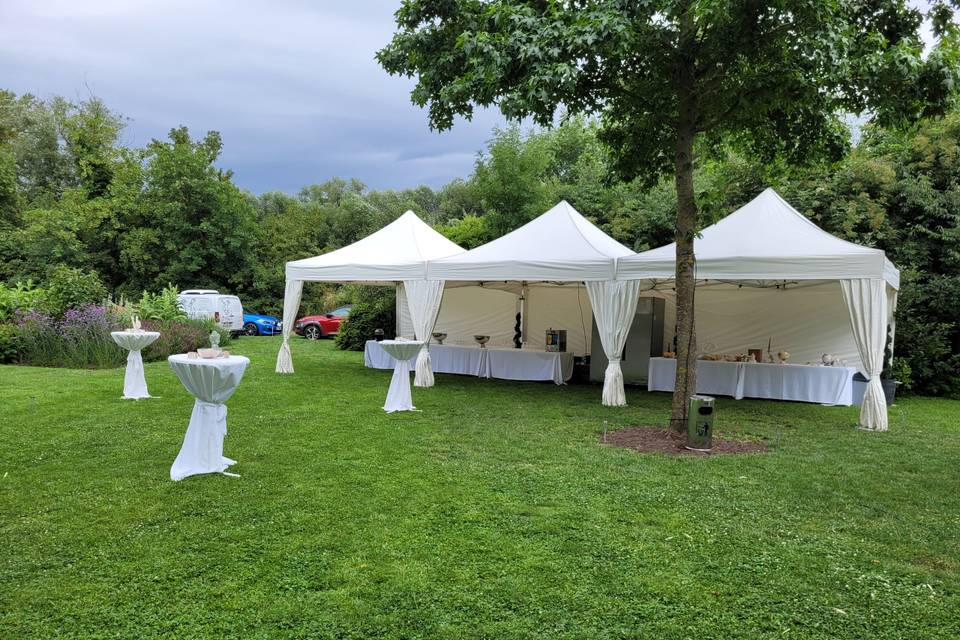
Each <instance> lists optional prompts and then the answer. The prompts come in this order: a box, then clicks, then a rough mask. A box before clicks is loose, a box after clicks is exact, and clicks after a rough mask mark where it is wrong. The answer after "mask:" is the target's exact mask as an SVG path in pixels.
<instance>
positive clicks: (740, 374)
mask: <svg viewBox="0 0 960 640" xmlns="http://www.w3.org/2000/svg"><path fill="white" fill-rule="evenodd" d="M676 372H677V361H676V360H675V359H673V358H650V366H649V369H648V378H647V389H648V390H650V391H670V392H672V391H673V385H674V379H675V377H676ZM856 372H857V370H856V369H855V368H853V367H823V366H816V365H804V364H767V363H756V362H720V361H714V360H699V361H697V393H705V394H711V395H719V396H731V397H733V398H736V399H738V400H739V399H740V398H765V399H769V400H793V401H796V402H816V403H819V404H839V405H851V404H853V376H854V374H855V373H856Z"/></svg>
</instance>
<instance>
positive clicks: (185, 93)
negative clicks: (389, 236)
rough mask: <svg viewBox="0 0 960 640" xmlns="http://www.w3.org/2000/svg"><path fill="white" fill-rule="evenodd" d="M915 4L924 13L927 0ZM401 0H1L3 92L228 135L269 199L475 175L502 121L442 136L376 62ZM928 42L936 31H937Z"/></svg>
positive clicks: (483, 115) (235, 165) (149, 132)
mask: <svg viewBox="0 0 960 640" xmlns="http://www.w3.org/2000/svg"><path fill="white" fill-rule="evenodd" d="M911 4H914V5H920V6H924V5H926V4H927V2H926V1H925V0H912V1H911ZM398 5H399V0H337V1H334V0H0V88H5V89H9V90H12V91H14V92H16V93H32V94H34V95H37V96H39V97H42V98H49V97H52V96H54V95H62V96H64V97H67V98H70V99H83V98H85V97H88V96H89V95H91V94H94V95H97V96H99V97H101V98H103V99H104V100H105V101H106V103H107V104H108V105H109V106H110V107H111V108H113V109H114V110H116V111H119V112H120V113H122V114H123V115H124V116H126V117H127V118H128V119H129V124H128V126H127V130H126V132H125V138H124V142H125V143H126V144H129V145H132V146H142V145H144V144H145V143H147V142H149V140H150V139H151V138H157V137H159V138H162V137H165V136H166V133H167V131H169V130H170V128H172V127H174V126H178V125H181V124H183V125H186V126H188V127H189V128H190V130H191V132H192V133H193V134H194V135H195V136H199V135H202V134H203V133H204V132H206V131H208V130H210V129H214V130H217V131H219V132H220V133H221V134H222V135H223V140H224V153H223V156H222V158H221V166H223V167H225V168H230V169H233V170H234V172H235V177H236V181H237V182H238V183H239V184H240V185H241V186H243V187H245V188H248V189H250V190H252V191H254V192H256V193H260V192H262V191H267V190H271V189H281V190H283V191H287V192H295V191H296V190H297V189H299V188H300V187H301V186H303V185H305V184H310V183H314V182H320V181H323V180H325V179H327V178H329V177H332V176H340V177H344V178H349V177H355V178H359V179H361V180H362V181H363V182H365V183H366V184H367V185H368V186H370V187H373V188H402V187H411V186H416V185H419V184H428V185H430V186H433V187H438V186H440V185H442V184H445V183H446V182H448V181H449V180H451V179H452V178H454V177H457V176H466V175H467V174H469V172H470V170H471V168H472V166H473V162H474V159H475V157H476V153H477V152H478V151H479V150H481V149H482V148H483V147H484V144H485V142H486V141H487V139H489V137H490V133H491V130H492V129H493V127H494V126H496V125H502V124H503V120H502V118H501V117H500V116H499V114H498V113H496V112H494V111H488V112H480V113H478V114H477V115H476V116H475V118H474V119H473V121H472V122H464V121H461V122H458V124H457V125H456V126H455V127H454V128H453V130H452V131H447V132H443V133H437V132H432V131H430V130H429V128H428V127H427V118H426V114H425V112H423V111H421V110H420V109H418V108H416V107H414V106H413V105H411V104H410V100H409V91H410V88H411V86H412V81H410V80H407V79H405V78H394V77H390V76H388V75H387V74H386V73H385V72H384V71H383V70H382V69H381V68H380V67H379V66H378V65H377V63H376V61H375V60H374V53H375V52H376V51H377V49H379V48H380V47H382V46H383V45H384V44H386V43H387V42H388V41H389V39H390V35H391V33H392V30H393V12H394V11H395V10H396V8H397V6H398ZM927 36H928V38H929V35H928V34H927Z"/></svg>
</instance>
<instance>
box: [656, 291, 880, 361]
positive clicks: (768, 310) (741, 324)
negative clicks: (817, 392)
mask: <svg viewBox="0 0 960 640" xmlns="http://www.w3.org/2000/svg"><path fill="white" fill-rule="evenodd" d="M642 295H644V296H651V295H653V296H658V297H663V298H665V299H666V301H667V303H666V312H665V316H666V317H665V322H664V345H665V348H666V347H667V346H672V344H673V335H674V325H675V322H676V320H675V318H676V302H675V299H674V295H673V292H672V291H663V292H644V293H643V294H642ZM696 318H697V346H698V351H699V352H701V353H743V352H744V351H745V350H746V349H748V348H749V349H760V348H762V349H763V350H764V351H766V349H767V341H768V340H770V339H772V350H773V352H774V355H776V352H778V351H788V352H789V353H790V362H792V363H794V364H804V363H806V362H812V363H818V362H820V356H821V355H822V354H824V353H830V354H833V355H835V356H839V357H840V358H841V359H843V360H845V361H846V362H847V364H848V365H849V366H852V367H857V368H860V369H862V368H863V364H862V363H861V361H860V355H859V354H858V352H857V346H856V343H855V341H854V337H853V332H852V330H851V328H850V319H849V317H848V311H847V307H846V304H845V303H844V301H843V296H842V294H841V292H840V283H839V282H818V283H816V284H801V285H796V286H794V287H788V288H787V289H786V290H784V289H775V288H762V289H761V288H751V287H746V286H744V287H743V288H742V289H738V288H736V287H730V286H726V285H724V286H710V285H698V287H697V292H696Z"/></svg>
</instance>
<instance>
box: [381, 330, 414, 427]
mask: <svg viewBox="0 0 960 640" xmlns="http://www.w3.org/2000/svg"><path fill="white" fill-rule="evenodd" d="M377 346H379V347H380V349H381V351H383V352H384V353H385V354H386V355H387V356H388V357H389V358H390V360H392V361H393V377H392V378H390V388H389V389H388V390H387V400H386V402H384V403H383V410H384V411H386V412H387V413H393V412H394V411H414V410H415V409H416V407H415V406H413V398H412V397H411V395H410V369H411V368H412V367H413V366H414V365H413V364H411V363H413V362H416V359H417V354H418V353H419V352H420V347H421V346H422V343H420V342H409V341H400V340H384V341H383V342H378V343H377Z"/></svg>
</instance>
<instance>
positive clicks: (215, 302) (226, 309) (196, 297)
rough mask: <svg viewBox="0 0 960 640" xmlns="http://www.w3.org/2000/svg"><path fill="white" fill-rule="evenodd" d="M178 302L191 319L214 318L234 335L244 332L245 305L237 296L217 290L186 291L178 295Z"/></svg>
mask: <svg viewBox="0 0 960 640" xmlns="http://www.w3.org/2000/svg"><path fill="white" fill-rule="evenodd" d="M177 302H179V303H180V306H181V307H182V308H183V311H184V312H185V313H186V314H187V317H189V318H213V319H214V320H216V321H217V322H218V323H219V324H220V326H221V327H223V328H224V329H226V330H227V331H229V332H230V333H232V334H239V333H240V332H241V331H243V305H241V304H240V298H238V297H237V296H228V295H223V294H221V293H220V292H219V291H216V290H215V289H186V290H185V291H181V292H180V293H179V294H177Z"/></svg>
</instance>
